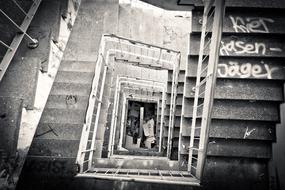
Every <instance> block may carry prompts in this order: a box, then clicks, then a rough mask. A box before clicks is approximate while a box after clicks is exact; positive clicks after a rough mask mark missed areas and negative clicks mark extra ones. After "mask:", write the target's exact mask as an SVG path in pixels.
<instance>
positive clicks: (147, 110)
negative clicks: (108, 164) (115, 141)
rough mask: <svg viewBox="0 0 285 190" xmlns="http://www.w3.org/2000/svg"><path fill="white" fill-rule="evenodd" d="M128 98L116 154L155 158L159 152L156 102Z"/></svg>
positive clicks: (131, 96) (130, 96)
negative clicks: (119, 147)
mask: <svg viewBox="0 0 285 190" xmlns="http://www.w3.org/2000/svg"><path fill="white" fill-rule="evenodd" d="M128 98H129V99H128V100H127V104H125V105H124V106H125V109H126V110H127V111H126V115H125V116H124V119H123V121H122V122H121V129H120V130H121V131H122V132H121V133H122V134H123V135H122V136H121V137H120V142H122V143H121V144H122V145H121V149H118V150H117V154H121V155H137V156H149V155H151V156H155V155H157V152H158V150H159V148H158V142H159V127H158V120H159V115H158V110H157V108H158V101H155V100H147V99H146V100H145V101H143V99H135V98H134V97H133V95H132V94H130V95H129V97H128ZM119 146H120V144H119Z"/></svg>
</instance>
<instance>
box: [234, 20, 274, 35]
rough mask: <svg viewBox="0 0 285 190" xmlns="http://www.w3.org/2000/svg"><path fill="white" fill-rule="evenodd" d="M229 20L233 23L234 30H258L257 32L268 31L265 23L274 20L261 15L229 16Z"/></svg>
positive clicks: (248, 31)
mask: <svg viewBox="0 0 285 190" xmlns="http://www.w3.org/2000/svg"><path fill="white" fill-rule="evenodd" d="M229 17H230V20H231V22H232V24H233V28H234V30H235V32H244V33H250V32H258V33H269V29H268V27H267V24H266V23H273V22H274V20H272V19H270V18H262V17H248V18H245V19H243V18H241V17H233V16H229Z"/></svg>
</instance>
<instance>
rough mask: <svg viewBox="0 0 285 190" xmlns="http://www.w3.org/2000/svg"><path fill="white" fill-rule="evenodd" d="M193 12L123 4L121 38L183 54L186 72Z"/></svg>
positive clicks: (182, 66) (120, 12)
mask: <svg viewBox="0 0 285 190" xmlns="http://www.w3.org/2000/svg"><path fill="white" fill-rule="evenodd" d="M190 31H191V12H190V10H188V12H187V13H185V12H183V13H179V12H175V11H167V10H163V9H161V8H158V7H155V6H151V5H148V4H145V3H143V2H141V3H140V4H138V5H137V4H120V6H119V25H118V35H120V36H124V37H126V38H130V39H134V40H138V41H142V42H145V43H150V44H154V45H157V46H161V47H165V48H169V49H173V50H176V51H180V52H181V69H185V64H186V57H187V50H188V39H189V33H190Z"/></svg>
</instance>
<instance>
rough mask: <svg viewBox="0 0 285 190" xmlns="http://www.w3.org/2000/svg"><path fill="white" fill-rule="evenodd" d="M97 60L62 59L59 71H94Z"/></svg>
mask: <svg viewBox="0 0 285 190" xmlns="http://www.w3.org/2000/svg"><path fill="white" fill-rule="evenodd" d="M95 66H96V62H94V61H69V60H62V61H61V63H60V67H59V69H58V70H59V71H77V72H91V73H94V68H95Z"/></svg>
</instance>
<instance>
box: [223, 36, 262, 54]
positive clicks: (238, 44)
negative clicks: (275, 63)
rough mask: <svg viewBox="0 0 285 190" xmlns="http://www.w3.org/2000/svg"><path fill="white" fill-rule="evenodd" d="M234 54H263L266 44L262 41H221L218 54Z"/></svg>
mask: <svg viewBox="0 0 285 190" xmlns="http://www.w3.org/2000/svg"><path fill="white" fill-rule="evenodd" d="M232 52H233V53H235V54H259V55H265V53H266V45H265V44H264V43H258V42H255V43H246V42H243V41H240V40H237V41H235V40H231V41H230V42H228V43H225V42H224V41H221V48H220V54H221V55H230V53H232Z"/></svg>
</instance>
